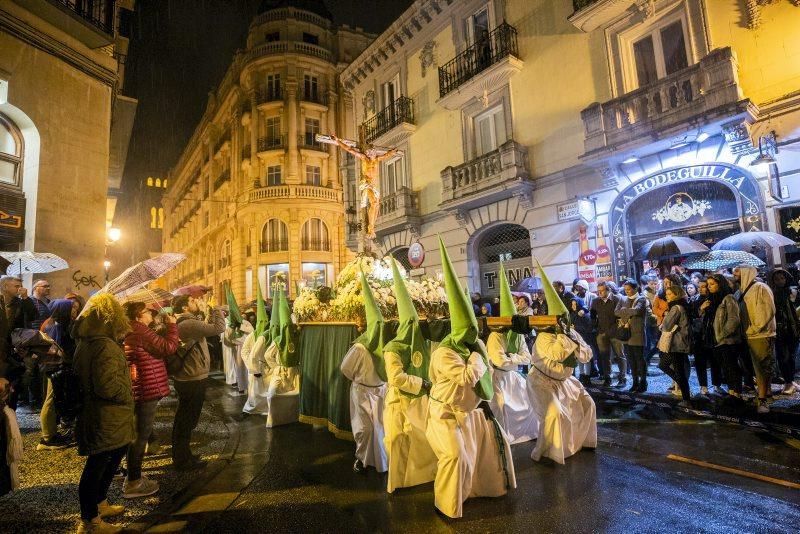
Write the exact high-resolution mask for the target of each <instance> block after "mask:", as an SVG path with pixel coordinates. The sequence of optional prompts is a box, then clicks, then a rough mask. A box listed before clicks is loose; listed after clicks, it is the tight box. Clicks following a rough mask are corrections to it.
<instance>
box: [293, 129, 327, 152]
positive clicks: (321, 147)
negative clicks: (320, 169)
mask: <svg viewBox="0 0 800 534" xmlns="http://www.w3.org/2000/svg"><path fill="white" fill-rule="evenodd" d="M297 146H298V147H299V148H300V149H305V150H317V151H319V152H325V153H327V152H328V145H327V144H325V143H320V142H319V141H317V140H316V139H315V138H314V134H313V133H311V132H306V133H305V134H300V135H298V136H297Z"/></svg>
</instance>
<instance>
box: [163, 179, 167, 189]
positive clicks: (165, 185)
mask: <svg viewBox="0 0 800 534" xmlns="http://www.w3.org/2000/svg"><path fill="white" fill-rule="evenodd" d="M162 185H163V186H164V189H166V188H167V179H166V178H164V182H163V184H162Z"/></svg>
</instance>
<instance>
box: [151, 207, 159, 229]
mask: <svg viewBox="0 0 800 534" xmlns="http://www.w3.org/2000/svg"><path fill="white" fill-rule="evenodd" d="M150 228H158V210H156V207H155V206H153V207H152V208H150Z"/></svg>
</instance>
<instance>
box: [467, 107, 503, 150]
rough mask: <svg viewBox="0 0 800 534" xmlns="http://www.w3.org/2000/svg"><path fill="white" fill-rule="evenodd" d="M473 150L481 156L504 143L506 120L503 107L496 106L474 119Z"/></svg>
mask: <svg viewBox="0 0 800 534" xmlns="http://www.w3.org/2000/svg"><path fill="white" fill-rule="evenodd" d="M474 120H475V148H476V150H477V155H478V156H482V155H484V154H486V153H488V152H491V151H492V150H495V149H497V147H499V146H500V145H502V144H503V143H505V142H506V140H507V138H508V136H507V134H506V120H505V114H504V112H503V106H497V107H494V108H492V109H490V110H489V111H486V112H485V113H481V114H480V115H478V116H476V117H475V119H474Z"/></svg>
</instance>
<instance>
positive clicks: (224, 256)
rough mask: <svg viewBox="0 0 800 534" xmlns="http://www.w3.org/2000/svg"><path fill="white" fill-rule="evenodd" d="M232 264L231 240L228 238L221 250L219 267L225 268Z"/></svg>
mask: <svg viewBox="0 0 800 534" xmlns="http://www.w3.org/2000/svg"><path fill="white" fill-rule="evenodd" d="M230 264H231V242H230V240H229V239H226V240H225V242H223V243H222V248H221V249H220V251H219V268H220V269H224V268H225V267H228V266H230Z"/></svg>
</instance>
